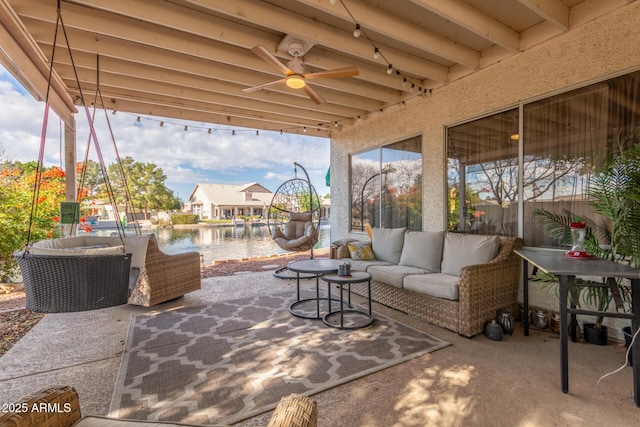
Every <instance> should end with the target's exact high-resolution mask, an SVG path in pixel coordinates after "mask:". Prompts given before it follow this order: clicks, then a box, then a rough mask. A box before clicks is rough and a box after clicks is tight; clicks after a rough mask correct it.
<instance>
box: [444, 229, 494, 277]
mask: <svg viewBox="0 0 640 427" xmlns="http://www.w3.org/2000/svg"><path fill="white" fill-rule="evenodd" d="M499 249H500V237H498V236H483V235H478V234H460V233H447V234H446V236H445V238H444V248H443V251H442V267H441V272H442V273H445V274H451V275H453V276H457V275H458V274H460V270H461V269H462V268H463V267H466V266H468V265H475V264H484V263H487V262H489V261H491V260H492V259H494V258H495V256H496V255H497V254H498V250H499Z"/></svg>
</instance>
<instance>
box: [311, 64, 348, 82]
mask: <svg viewBox="0 0 640 427" xmlns="http://www.w3.org/2000/svg"><path fill="white" fill-rule="evenodd" d="M358 74H360V71H358V67H345V68H336V69H335V70H327V71H318V72H317V73H309V74H304V78H305V79H309V80H310V79H330V78H334V77H352V76H357V75H358Z"/></svg>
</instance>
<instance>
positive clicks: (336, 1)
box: [329, 0, 338, 4]
mask: <svg viewBox="0 0 640 427" xmlns="http://www.w3.org/2000/svg"><path fill="white" fill-rule="evenodd" d="M329 3H331V4H336V3H338V0H329Z"/></svg>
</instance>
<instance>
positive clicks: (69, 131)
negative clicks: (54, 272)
mask: <svg viewBox="0 0 640 427" xmlns="http://www.w3.org/2000/svg"><path fill="white" fill-rule="evenodd" d="M64 172H65V200H66V201H67V202H75V201H77V200H76V197H77V194H78V192H77V189H76V120H75V116H73V115H71V117H70V118H69V120H68V121H65V122H64ZM64 234H65V236H72V235H75V234H76V226H75V225H73V224H67V225H65V230H64Z"/></svg>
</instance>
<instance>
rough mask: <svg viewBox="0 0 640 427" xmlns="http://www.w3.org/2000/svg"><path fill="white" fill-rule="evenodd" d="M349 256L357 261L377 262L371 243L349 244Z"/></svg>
mask: <svg viewBox="0 0 640 427" xmlns="http://www.w3.org/2000/svg"><path fill="white" fill-rule="evenodd" d="M347 248H349V256H350V257H351V259H353V260H356V261H375V260H376V256H375V255H374V254H373V249H372V248H371V243H369V242H349V243H347Z"/></svg>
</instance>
